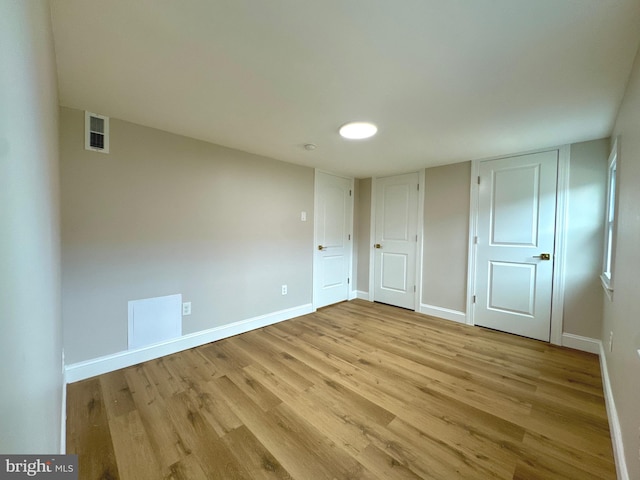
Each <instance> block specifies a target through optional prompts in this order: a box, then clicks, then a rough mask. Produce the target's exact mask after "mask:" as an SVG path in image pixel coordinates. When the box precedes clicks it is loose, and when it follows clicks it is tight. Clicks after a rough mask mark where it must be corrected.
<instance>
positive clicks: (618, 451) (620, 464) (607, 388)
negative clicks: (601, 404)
mask: <svg viewBox="0 0 640 480" xmlns="http://www.w3.org/2000/svg"><path fill="white" fill-rule="evenodd" d="M597 342H598V347H599V352H598V353H599V354H600V370H601V373H602V386H603V388H604V400H605V403H606V405H607V417H608V419H609V431H610V432H611V444H612V446H613V458H614V459H615V461H616V471H617V472H618V480H629V470H627V461H626V460H625V456H624V444H623V442H622V430H621V429H620V419H619V418H618V411H617V410H616V402H615V400H614V398H613V390H612V389H611V379H610V378H609V369H608V368H607V357H606V355H605V353H604V346H603V345H602V342H601V341H600V340H597Z"/></svg>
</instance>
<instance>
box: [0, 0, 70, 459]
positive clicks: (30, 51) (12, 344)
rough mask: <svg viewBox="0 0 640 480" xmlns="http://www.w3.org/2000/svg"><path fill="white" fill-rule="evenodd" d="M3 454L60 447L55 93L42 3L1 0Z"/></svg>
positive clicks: (0, 438) (47, 16)
mask: <svg viewBox="0 0 640 480" xmlns="http://www.w3.org/2000/svg"><path fill="white" fill-rule="evenodd" d="M0 59H1V64H2V66H1V67H0V306H1V308H0V381H1V383H2V387H1V389H2V393H1V394H0V452H2V453H4V454H11V453H15V454H17V453H38V454H43V453H59V452H60V426H61V411H62V407H61V405H62V388H63V384H62V379H63V377H62V324H61V313H60V235H59V215H58V205H59V203H58V98H57V86H56V76H55V75H56V73H55V64H54V62H55V57H54V52H53V41H52V36H51V23H50V12H49V6H48V3H47V2H42V1H35V0H33V1H31V0H15V1H6V0H2V1H0Z"/></svg>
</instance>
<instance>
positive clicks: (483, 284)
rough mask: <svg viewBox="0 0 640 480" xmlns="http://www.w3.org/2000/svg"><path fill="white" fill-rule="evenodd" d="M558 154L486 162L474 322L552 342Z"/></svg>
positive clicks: (482, 170) (482, 175) (482, 168)
mask: <svg viewBox="0 0 640 480" xmlns="http://www.w3.org/2000/svg"><path fill="white" fill-rule="evenodd" d="M557 172H558V152H557V151H551V152H542V153H534V154H529V155H521V156H518V157H511V158H504V159H499V160H489V161H485V162H481V163H480V185H479V196H478V224H477V234H478V235H477V236H478V238H477V247H476V279H475V280H476V281H475V285H476V303H475V305H474V323H475V324H476V325H480V326H484V327H489V328H493V329H496V330H502V331H505V332H509V333H515V334H517V335H523V336H525V337H530V338H536V339H538V340H544V341H547V342H548V341H549V335H550V327H551V294H552V275H553V263H554V239H555V214H556V181H557Z"/></svg>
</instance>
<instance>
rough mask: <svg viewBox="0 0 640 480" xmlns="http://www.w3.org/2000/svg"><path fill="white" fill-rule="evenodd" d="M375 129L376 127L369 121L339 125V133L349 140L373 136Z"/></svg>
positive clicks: (376, 129)
mask: <svg viewBox="0 0 640 480" xmlns="http://www.w3.org/2000/svg"><path fill="white" fill-rule="evenodd" d="M377 131H378V127H376V126H375V125H374V124H373V123H369V122H350V123H347V124H345V125H343V126H342V127H340V135H341V136H343V137H344V138H348V139H350V140H362V139H364V138H369V137H373V136H374V135H375V134H376V132H377Z"/></svg>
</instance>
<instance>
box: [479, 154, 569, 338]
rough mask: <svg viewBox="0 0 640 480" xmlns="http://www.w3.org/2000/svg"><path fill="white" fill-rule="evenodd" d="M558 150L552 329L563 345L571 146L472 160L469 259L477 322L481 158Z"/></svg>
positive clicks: (552, 282)
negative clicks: (477, 254) (477, 245)
mask: <svg viewBox="0 0 640 480" xmlns="http://www.w3.org/2000/svg"><path fill="white" fill-rule="evenodd" d="M552 151H557V152H558V180H557V185H556V215H555V219H556V222H555V224H556V231H555V239H554V243H555V252H554V253H555V255H554V266H553V277H552V280H551V284H552V287H551V288H552V291H551V332H550V340H549V341H550V343H552V344H554V345H562V323H563V315H562V312H563V309H564V291H565V270H566V268H565V266H566V265H565V264H566V235H567V221H568V215H567V209H568V202H567V198H568V194H569V160H570V156H571V147H570V146H569V145H562V146H559V147H553V148H544V149H539V150H531V151H527V152H522V153H514V154H511V155H501V156H499V157H490V158H483V159H479V160H472V162H471V195H470V198H471V200H470V207H469V250H468V258H469V261H468V262H467V324H468V325H475V322H474V310H475V309H474V301H473V299H474V297H475V291H476V244H475V238H476V235H477V234H478V230H477V228H478V214H479V211H478V207H479V201H478V195H479V188H478V177H479V174H480V162H485V161H489V160H500V159H506V158H511V157H519V156H522V155H529V154H533V153H542V152H552Z"/></svg>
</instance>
